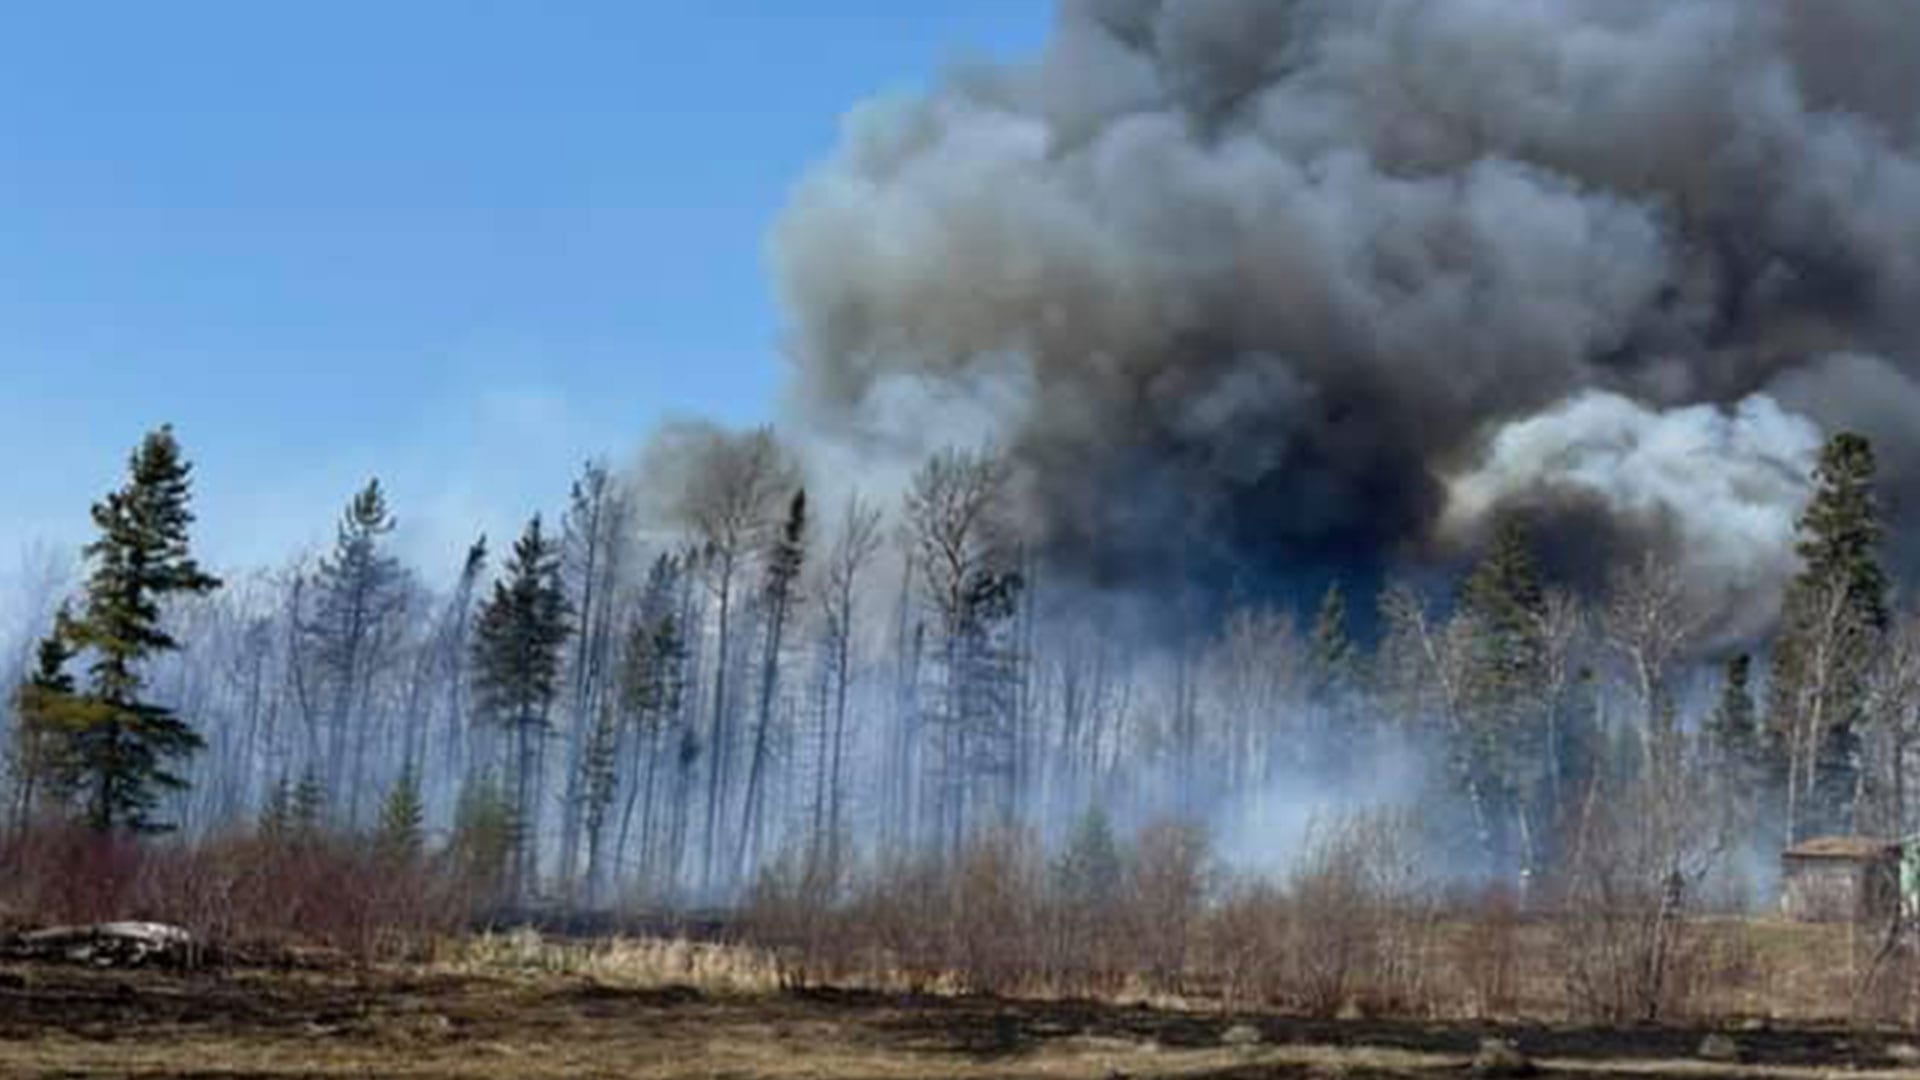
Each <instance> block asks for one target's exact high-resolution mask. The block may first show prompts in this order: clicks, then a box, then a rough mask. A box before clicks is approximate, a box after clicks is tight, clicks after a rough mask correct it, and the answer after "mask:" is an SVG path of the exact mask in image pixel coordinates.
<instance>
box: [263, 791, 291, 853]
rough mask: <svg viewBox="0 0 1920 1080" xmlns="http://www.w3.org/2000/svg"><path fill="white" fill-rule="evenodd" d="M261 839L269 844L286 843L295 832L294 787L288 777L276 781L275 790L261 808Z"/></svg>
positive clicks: (268, 795)
mask: <svg viewBox="0 0 1920 1080" xmlns="http://www.w3.org/2000/svg"><path fill="white" fill-rule="evenodd" d="M258 828H259V833H260V837H261V839H263V840H266V841H268V842H269V843H274V844H280V843H284V842H285V841H286V839H287V837H288V835H289V834H291V833H292V832H293V785H292V784H291V783H289V782H288V780H287V778H286V775H285V774H282V775H281V777H280V779H278V780H276V781H274V784H273V789H272V790H271V791H269V792H267V798H266V802H265V803H263V804H262V805H261V807H260V824H259V827H258Z"/></svg>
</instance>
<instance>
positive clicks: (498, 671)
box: [473, 515, 570, 899]
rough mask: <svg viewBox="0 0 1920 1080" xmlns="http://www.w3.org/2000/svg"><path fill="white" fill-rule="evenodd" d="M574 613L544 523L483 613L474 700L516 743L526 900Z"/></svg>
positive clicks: (530, 534) (525, 540)
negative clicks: (539, 766)
mask: <svg viewBox="0 0 1920 1080" xmlns="http://www.w3.org/2000/svg"><path fill="white" fill-rule="evenodd" d="M569 615H570V612H569V611H568V605H567V600H566V595H565V593H564V592H563V591H562V587H561V583H560V556H559V552H558V550H557V545H555V544H554V543H553V541H552V540H550V539H548V538H547V537H546V535H545V534H544V533H543V532H542V531H541V528H540V518H539V517H538V516H537V515H536V516H535V517H534V518H533V519H532V520H531V521H529V522H528V523H527V528H526V531H525V532H524V533H523V534H522V535H521V537H520V539H519V540H518V541H516V542H515V543H514V545H513V557H512V558H511V559H509V560H508V562H507V565H506V568H505V575H504V577H503V579H502V580H500V581H497V582H495V583H494V586H493V594H492V595H491V596H490V597H488V599H487V602H486V603H485V604H484V605H482V607H481V609H480V619H479V623H478V626H477V627H476V628H475V632H474V642H473V650H474V656H473V661H474V692H475V694H476V696H477V697H478V704H479V707H480V710H481V712H482V714H483V715H485V716H487V717H489V718H491V719H492V720H493V721H494V722H496V723H498V724H501V725H503V726H505V727H506V728H507V729H508V730H509V731H510V732H511V733H512V735H513V738H514V761H513V784H514V811H515V814H516V815H517V820H516V830H517V840H516V845H515V846H516V859H515V865H514V867H513V872H514V881H513V887H514V891H515V893H516V895H517V897H518V898H519V899H525V898H526V895H525V894H526V891H527V890H529V889H530V888H531V887H532V879H533V874H534V869H535V867H536V866H537V864H538V854H537V851H536V850H535V835H536V829H537V827H538V810H537V807H536V805H535V798H534V795H535V789H534V762H535V752H536V749H537V747H536V740H538V739H541V738H544V737H545V736H546V734H547V733H548V730H549V720H548V716H549V711H550V709H551V707H552V705H553V700H554V696H555V694H556V693H557V692H558V691H559V684H560V650H561V647H562V646H563V645H565V644H566V640H567V635H568V632H569V629H570V627H569V623H568V618H569Z"/></svg>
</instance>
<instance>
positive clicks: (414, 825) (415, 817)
mask: <svg viewBox="0 0 1920 1080" xmlns="http://www.w3.org/2000/svg"><path fill="white" fill-rule="evenodd" d="M425 817H426V811H425V808H424V807H423V806H422V805H421V799H420V780H419V777H418V776H417V775H416V774H415V772H414V771H413V770H412V769H411V768H408V769H402V770H401V772H400V777H399V779H397V780H395V781H394V782H393V787H392V788H390V789H389V790H388V791H387V801H386V803H385V805H383V806H382V807H381V808H380V832H379V834H378V836H377V838H376V840H375V847H376V848H377V849H378V851H379V852H380V856H381V857H382V858H383V859H386V860H387V861H389V862H391V863H395V864H399V865H404V866H410V865H412V864H414V863H416V862H418V861H419V860H420V849H421V824H422V822H423V821H424V820H425Z"/></svg>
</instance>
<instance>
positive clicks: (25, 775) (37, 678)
mask: <svg viewBox="0 0 1920 1080" xmlns="http://www.w3.org/2000/svg"><path fill="white" fill-rule="evenodd" d="M72 621H73V620H72V615H71V612H70V611H69V609H67V608H66V607H64V606H63V607H62V608H61V609H60V612H59V614H58V615H56V616H55V618H54V627H53V632H52V633H50V634H48V635H47V636H46V637H44V638H42V639H41V640H40V647H39V649H38V650H37V652H36V654H35V655H36V664H35V667H34V671H33V674H32V675H31V676H29V677H28V679H27V681H26V682H25V683H23V684H22V685H21V686H20V688H19V690H18V691H16V692H15V695H14V716H15V717H16V720H17V723H16V726H15V727H14V731H13V745H12V747H11V748H9V751H8V760H7V768H8V771H9V772H10V773H11V774H12V776H13V782H14V806H13V814H14V821H15V823H16V825H18V826H19V827H21V828H25V827H26V826H27V825H28V824H30V823H31V821H32V819H33V817H34V815H35V814H36V813H37V812H38V810H39V799H40V798H41V797H43V796H45V795H48V794H52V793H55V792H57V791H58V788H59V785H60V780H61V777H62V776H63V775H66V774H69V773H70V772H71V767H70V763H68V762H65V761H63V760H62V759H61V757H60V752H61V750H62V748H63V747H64V746H65V745H66V741H65V740H66V737H67V736H68V735H69V734H71V733H72V732H73V731H75V730H76V729H77V726H78V725H79V724H81V723H84V721H85V719H86V715H87V714H86V712H85V710H84V709H82V708H81V707H80V704H81V703H80V701H79V699H78V698H77V697H76V696H75V689H76V687H75V684H74V681H73V676H72V675H71V674H70V673H68V671H67V664H68V663H69V662H70V661H72V660H73V658H74V656H75V655H77V651H76V650H75V649H74V647H73V643H72V640H71V638H72V636H73V626H72ZM50 789H52V790H50ZM59 793H60V794H64V792H59Z"/></svg>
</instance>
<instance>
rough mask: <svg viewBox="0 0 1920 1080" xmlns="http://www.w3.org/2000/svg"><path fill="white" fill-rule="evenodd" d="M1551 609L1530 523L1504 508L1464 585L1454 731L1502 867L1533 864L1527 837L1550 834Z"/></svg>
mask: <svg viewBox="0 0 1920 1080" xmlns="http://www.w3.org/2000/svg"><path fill="white" fill-rule="evenodd" d="M1546 612H1547V596H1546V589H1545V587H1544V585H1543V584H1542V582H1541V580H1540V574H1539V570H1538V568H1537V567H1536V565H1535V563H1534V559H1533V550H1532V537H1531V535H1530V533H1529V531H1528V529H1527V526H1526V523H1525V522H1524V521H1523V520H1522V519H1521V518H1520V517H1519V516H1518V515H1515V514H1505V515H1502V516H1501V517H1500V519H1499V520H1498V521H1497V522H1496V525H1495V529H1494V535H1493V541H1492V543H1491V544H1490V546H1489V547H1488V549H1487V551H1486V554H1485V555H1484V556H1483V557H1482V558H1481V560H1480V562H1479V563H1478V564H1477V565H1476V566H1475V567H1474V569H1473V571H1472V573H1471V574H1469V575H1468V577H1467V580H1466V582H1465V584H1464V586H1463V588H1462V591H1461V596H1460V614H1459V618H1460V619H1463V620H1465V621H1464V624H1463V629H1464V633H1465V636H1466V639H1467V641H1468V646H1467V658H1466V663H1465V665H1464V667H1465V670H1464V672H1463V675H1464V686H1463V687H1462V698H1463V700H1462V702H1461V705H1462V710H1461V711H1462V716H1461V719H1462V721H1463V728H1464V730H1461V731H1457V732H1455V734H1454V737H1455V740H1456V743H1457V749H1456V751H1455V752H1456V754H1458V755H1459V757H1460V759H1461V762H1462V767H1463V768H1464V769H1465V770H1466V771H1467V773H1468V775H1469V776H1470V778H1471V779H1470V782H1471V783H1474V784H1476V785H1477V786H1478V789H1479V790H1480V791H1481V793H1482V795H1483V797H1484V798H1485V800H1486V803H1487V809H1488V814H1489V820H1488V822H1487V826H1488V828H1489V830H1490V834H1489V836H1488V837H1487V841H1488V844H1489V846H1490V849H1491V850H1489V851H1488V853H1487V854H1488V856H1489V858H1491V859H1492V860H1493V863H1494V866H1495V868H1496V869H1499V870H1509V871H1510V870H1520V871H1526V870H1529V869H1530V868H1531V865H1532V863H1533V861H1534V859H1533V856H1534V852H1533V851H1531V850H1526V848H1527V845H1528V842H1529V840H1531V842H1533V843H1535V844H1537V843H1538V842H1539V841H1540V840H1541V838H1542V837H1541V833H1542V829H1541V828H1540V827H1539V826H1540V825H1541V824H1542V822H1541V820H1540V819H1541V818H1543V817H1545V816H1546V814H1543V813H1542V811H1543V809H1545V810H1546V812H1547V813H1551V810H1550V808H1542V807H1540V806H1537V805H1536V803H1537V802H1538V801H1539V800H1538V799H1537V796H1538V793H1539V792H1540V791H1542V790H1544V788H1545V786H1546V785H1545V780H1546V779H1547V777H1548V776H1549V775H1550V770H1551V766H1552V762H1550V761H1549V760H1548V758H1549V754H1548V753H1547V746H1546V741H1547V740H1546V738H1545V734H1546V723H1545V720H1546V717H1545V714H1544V703H1543V701H1542V696H1543V688H1544V685H1545V682H1546V674H1547V641H1546V637H1545V634H1544V632H1543V628H1544V625H1545V620H1546Z"/></svg>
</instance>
